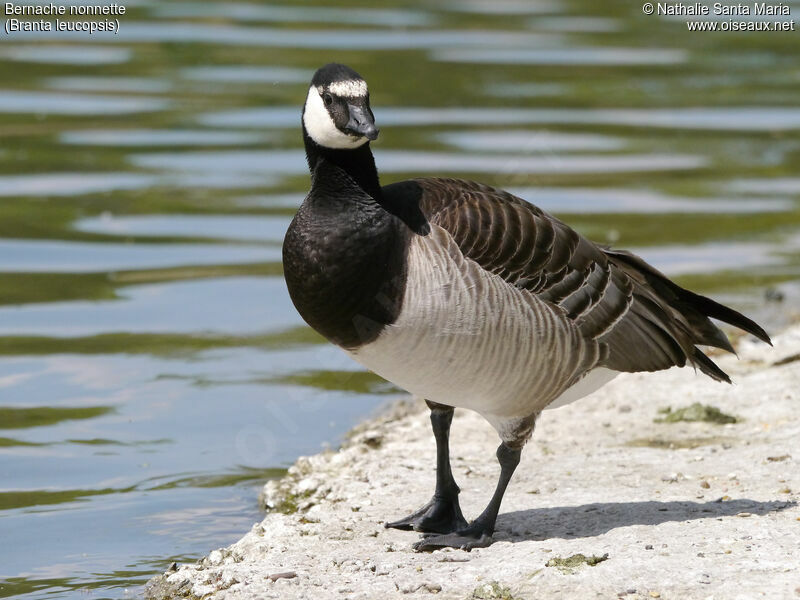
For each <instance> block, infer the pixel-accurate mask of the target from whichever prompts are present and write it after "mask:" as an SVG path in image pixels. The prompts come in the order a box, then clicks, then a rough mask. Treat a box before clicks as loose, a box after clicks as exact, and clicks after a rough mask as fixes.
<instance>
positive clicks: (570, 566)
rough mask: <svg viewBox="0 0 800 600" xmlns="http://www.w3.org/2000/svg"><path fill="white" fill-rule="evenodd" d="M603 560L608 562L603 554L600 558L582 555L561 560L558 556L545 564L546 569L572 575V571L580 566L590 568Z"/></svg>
mask: <svg viewBox="0 0 800 600" xmlns="http://www.w3.org/2000/svg"><path fill="white" fill-rule="evenodd" d="M604 560H608V553H606V554H603V555H602V556H594V555H592V556H585V555H583V554H573V555H572V556H568V557H567V558H561V557H560V556H556V557H554V558H551V559H550V560H548V561H547V563H545V566H546V567H558V568H559V569H560V570H561V571H563V572H565V573H572V571H573V570H574V569H577V568H578V567H580V566H581V565H589V566H590V567H594V566H596V565H598V564H600V563H601V562H603V561H604Z"/></svg>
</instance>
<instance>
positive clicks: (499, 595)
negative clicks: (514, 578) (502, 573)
mask: <svg viewBox="0 0 800 600" xmlns="http://www.w3.org/2000/svg"><path fill="white" fill-rule="evenodd" d="M470 598H476V599H478V600H518V599H517V598H515V597H514V596H512V595H511V588H508V587H506V586H504V585H500V583H498V582H497V581H490V582H488V583H484V584H481V585H479V586H478V587H476V588H475V589H474V590H472V596H470Z"/></svg>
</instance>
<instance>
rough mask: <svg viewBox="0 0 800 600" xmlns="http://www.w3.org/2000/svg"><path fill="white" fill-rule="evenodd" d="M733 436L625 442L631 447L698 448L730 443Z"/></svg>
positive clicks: (643, 439) (642, 439)
mask: <svg viewBox="0 0 800 600" xmlns="http://www.w3.org/2000/svg"><path fill="white" fill-rule="evenodd" d="M735 441H736V440H735V438H732V437H725V436H719V435H718V436H711V437H690V438H684V439H675V440H670V439H665V438H658V437H656V438H636V439H633V440H630V441H628V442H626V443H625V445H626V446H630V447H631V448H660V449H662V450H675V449H677V448H689V449H693V448H699V447H700V446H711V445H714V444H732V443H733V442H735Z"/></svg>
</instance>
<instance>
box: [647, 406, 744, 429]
mask: <svg viewBox="0 0 800 600" xmlns="http://www.w3.org/2000/svg"><path fill="white" fill-rule="evenodd" d="M658 412H660V413H661V414H663V415H664V416H663V417H662V418H660V419H653V421H654V422H655V423H680V422H682V421H685V422H703V423H717V424H718V425H724V424H727V423H738V422H739V419H737V418H736V417H734V416H732V415H728V414H725V413H724V412H722V411H721V410H720V409H718V408H716V407H715V406H709V405H708V404H700V403H699V402H695V403H694V404H691V405H689V406H686V407H684V408H679V409H677V410H672V408H671V407H669V406H668V407H666V408H662V409H661V410H659V411H658Z"/></svg>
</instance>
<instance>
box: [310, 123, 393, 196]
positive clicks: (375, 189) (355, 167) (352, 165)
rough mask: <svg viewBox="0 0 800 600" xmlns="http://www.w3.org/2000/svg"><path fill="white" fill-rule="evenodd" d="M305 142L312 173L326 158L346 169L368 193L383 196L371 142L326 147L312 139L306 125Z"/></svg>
mask: <svg viewBox="0 0 800 600" xmlns="http://www.w3.org/2000/svg"><path fill="white" fill-rule="evenodd" d="M303 142H304V143H305V146H306V160H307V161H308V168H309V169H310V170H311V172H312V173H313V172H314V168H315V167H316V166H317V163H318V162H319V161H320V160H325V161H327V162H329V163H331V164H334V165H336V166H337V167H339V168H341V169H342V170H344V171H345V172H346V173H347V174H348V175H349V176H350V177H352V178H353V180H354V181H355V182H356V183H357V184H358V185H359V187H361V189H362V190H364V191H365V192H366V193H367V194H369V195H370V196H372V197H373V198H375V199H376V200H379V199H380V198H381V184H380V182H379V181H378V169H376V168H375V159H374V158H373V157H372V151H371V150H370V149H369V142H366V143H364V144H363V145H361V146H359V147H358V148H353V149H351V150H346V149H334V148H325V147H324V146H320V145H319V144H317V143H316V142H315V141H314V140H312V139H311V137H310V136H309V135H308V132H307V131H306V128H305V126H303Z"/></svg>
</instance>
